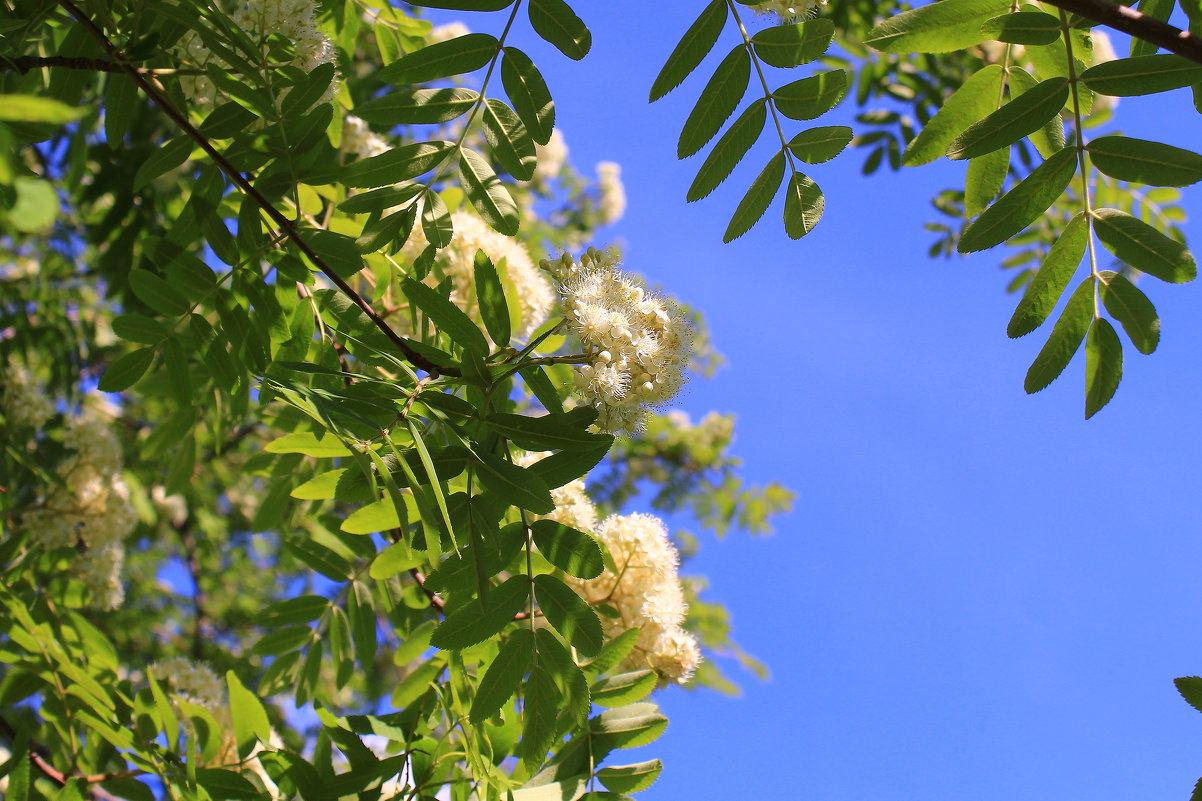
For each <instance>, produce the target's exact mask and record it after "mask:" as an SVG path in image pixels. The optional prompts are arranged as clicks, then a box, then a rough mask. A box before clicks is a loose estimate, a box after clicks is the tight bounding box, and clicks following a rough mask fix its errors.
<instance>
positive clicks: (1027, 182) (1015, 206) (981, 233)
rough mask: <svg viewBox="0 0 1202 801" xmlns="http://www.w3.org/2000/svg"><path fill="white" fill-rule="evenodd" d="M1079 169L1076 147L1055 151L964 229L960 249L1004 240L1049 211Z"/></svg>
mask: <svg viewBox="0 0 1202 801" xmlns="http://www.w3.org/2000/svg"><path fill="white" fill-rule="evenodd" d="M1076 171H1077V153H1076V150H1075V149H1074V148H1071V147H1066V148H1065V149H1064V150H1061V151H1059V152H1057V153H1054V154H1052V156H1051V158H1049V159H1048V160H1047V161H1045V162H1044V163H1043V164H1040V165H1039V166H1038V167H1036V168H1035V169H1034V170H1032V171H1031V174H1030V175H1028V176H1027V177H1026V178H1024V179H1023V180H1022V181H1021V182H1019V184H1018V185H1017V186H1015V187H1014V188H1013V189H1011V190H1010V191H1009V192H1007V193H1006V194H1004V195H1002V197H1001V198H1000V199H999V200H998V201H997V202H996V203H994V204H993V205H992V206H990V207H989V208H987V209H985V211H984V212H983V213H982V214H981V216H980V217H978V218H977V219H976V220H974V221H973V222H972V223H971V224H969V226H968V227H967V228H965V229H964V233H963V234H962V235H961V237H960V242H959V244H958V245H957V250H959V252H961V253H973V252H975V251H978V250H985V249H986V248H991V247H993V246H994V245H998V244H1001V243H1002V242H1005V241H1006V240H1007V239H1009V238H1010V237H1012V236H1014V235H1015V234H1017V233H1018V232H1019V231H1021V230H1023V229H1024V228H1026V227H1027V226H1028V225H1030V224H1031V222H1032V221H1034V220H1035V218H1036V217H1038V216H1039V215H1041V214H1043V213H1044V212H1045V211H1047V209H1048V207H1049V206H1051V205H1052V204H1053V203H1055V202H1056V198H1058V197H1060V195H1061V194H1062V193H1063V192H1064V190H1065V188H1066V187H1067V186H1068V183H1069V181H1071V180H1072V178H1073V175H1074V174H1075V173H1076Z"/></svg>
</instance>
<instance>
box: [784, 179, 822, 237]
mask: <svg viewBox="0 0 1202 801" xmlns="http://www.w3.org/2000/svg"><path fill="white" fill-rule="evenodd" d="M825 202H826V201H825V200H824V199H823V197H822V190H821V189H819V188H818V184H816V183H814V182H813V181H812V180H810V179H809V177H807V176H805V175H803V174H801V173H799V172H795V173H793V175H792V176H791V177H790V178H789V186H788V188H787V189H785V233H786V234H788V235H789V238H790V239H801V238H802V237H803V236H805V235H806V234H808V233H809V232H810V231H813V230H814V226H816V225H818V221H819V220H821V219H822V208H823V206H824V205H825Z"/></svg>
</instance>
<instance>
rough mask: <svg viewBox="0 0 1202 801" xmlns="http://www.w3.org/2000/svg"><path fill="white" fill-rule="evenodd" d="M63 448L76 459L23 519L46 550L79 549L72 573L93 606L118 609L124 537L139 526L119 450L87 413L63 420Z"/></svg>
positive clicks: (110, 434) (122, 593)
mask: <svg viewBox="0 0 1202 801" xmlns="http://www.w3.org/2000/svg"><path fill="white" fill-rule="evenodd" d="M63 444H64V445H66V446H67V448H69V449H71V450H73V451H74V452H75V455H74V456H71V457H68V458H67V459H66V460H65V461H64V462H63V463H62V464H61V465H59V468H58V474H59V477H60V478H62V480H63V483H62V485H61V486H56V487H54V488H52V489H51V490H50V492H49V493H48V494H47V496H46V497H45V499H43V500H42V502H41V503H39V504H38V505H37V506H36V507H35V508H34V509H32V510H30V511H29V512H27V513H26V514H25V515H23V517H22V520H23V522H24V523H25V525H26V527H27V528H28V529H29V532H30V534H31V535H32V536H33V538H34V539H35V540H37V541H39V542H41V543H42V544H43V545H45V546H46V547H47V548H63V547H73V548H77V549H78V548H80V546H82V549H81V550H79V552H78V553H77V554H76V557H75V569H76V572H77V574H78V576H79V578H80V579H81V580H82V581H83V582H84V584H85V585H86V586H87V587H88V588H89V589H90V590H91V591H92V605H93V606H96V607H100V608H107V609H116V608H117V607H118V606H120V605H121V603H122V601H124V600H125V589H124V587H123V586H122V583H121V569H122V567H123V566H124V564H125V537H126V536H127V535H128V534H129V533H130V532H131V531H133V530H134V527H135V526H136V525H137V523H138V518H137V515H136V513H135V512H134V508H133V505H132V504H131V503H130V501H129V488H128V487H126V485H125V482H124V481H122V480H121V476H120V471H121V446H120V444H119V443H118V442H117V438H116V436H114V435H113V431H112V429H111V428H110V427H109V426H108V425H107V424H106V423H104V422H103V421H102V420H99V419H97V418H96V417H94V416H92V415H88V414H85V415H80V416H77V417H74V418H72V419H70V420H69V421H68V422H67V427H66V432H65V434H64V436H63Z"/></svg>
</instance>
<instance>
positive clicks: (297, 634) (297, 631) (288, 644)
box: [250, 626, 313, 656]
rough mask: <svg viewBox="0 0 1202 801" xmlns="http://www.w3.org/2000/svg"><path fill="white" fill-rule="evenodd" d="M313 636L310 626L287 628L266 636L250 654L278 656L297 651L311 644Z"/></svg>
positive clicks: (255, 645)
mask: <svg viewBox="0 0 1202 801" xmlns="http://www.w3.org/2000/svg"><path fill="white" fill-rule="evenodd" d="M312 636H313V632H312V630H311V629H310V628H309V627H308V626H286V627H284V628H282V629H276V630H275V631H269V632H267V633H266V634H264V635H263V636H262V637H261V638H260V639H259V641H258V642H256V643H255V644H254V646H253V647H252V648H251V649H250V652H251V653H252V654H259V655H262V656H276V655H279V654H283V653H287V652H288V651H295V650H296V649H297V648H299V647H301V646H302V645H304V644H305V643H307V642H309V640H310V639H311V637H312Z"/></svg>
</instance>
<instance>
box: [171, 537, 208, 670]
mask: <svg viewBox="0 0 1202 801" xmlns="http://www.w3.org/2000/svg"><path fill="white" fill-rule="evenodd" d="M174 528H175V530H176V532H178V533H179V538H180V542H181V543H182V544H183V546H184V561H185V562H186V563H187V565H188V576H189V577H190V578H191V579H192V613H193V622H192V658H193V659H196V660H199V659H203V658H204V650H205V648H204V646H205V643H206V642H208V641H210V640H211V639H213V624H212V623H211V622H210V621H209V615H208V612H207V611H206V607H207V606H208V604H209V596H208V595H207V594H206V593H205V591H204V588H203V587H202V586H201V584H200V578H201V573H200V559H199V558H198V557H197V553H196V551H197V548H196V538H195V537H193V536H192V529H190V528H189V527H188V525H187V524H186V523H185V524H184V525H180V526H174Z"/></svg>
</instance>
